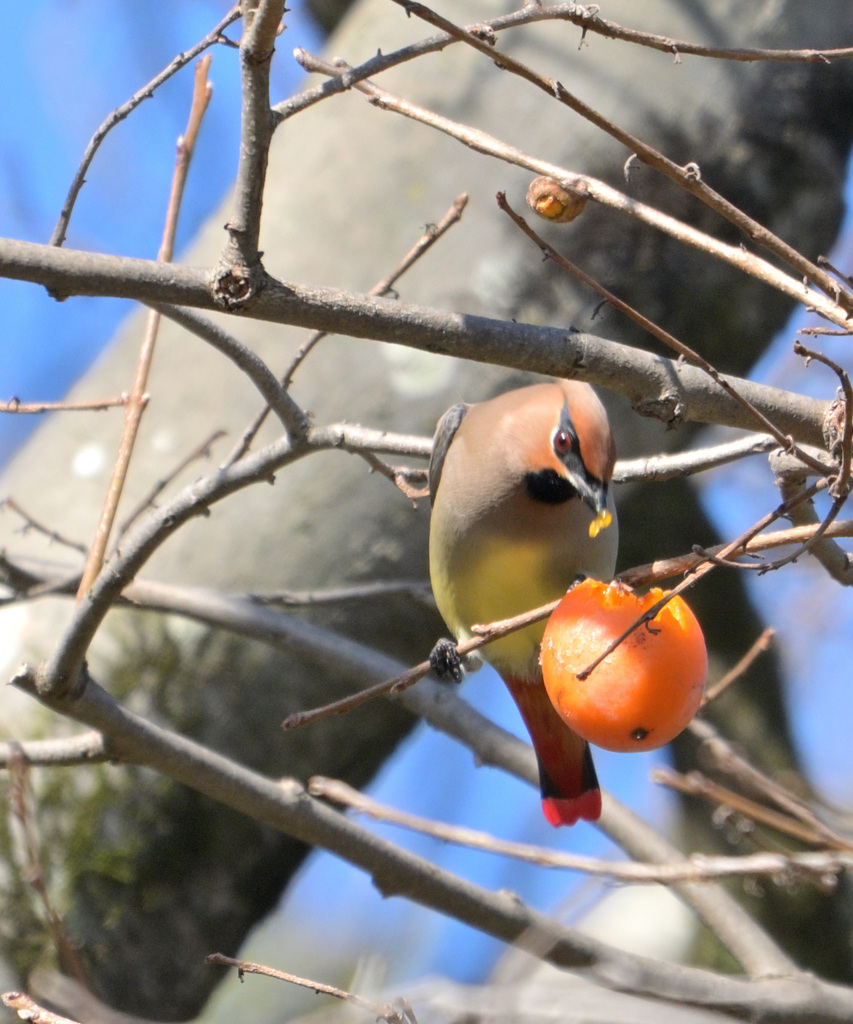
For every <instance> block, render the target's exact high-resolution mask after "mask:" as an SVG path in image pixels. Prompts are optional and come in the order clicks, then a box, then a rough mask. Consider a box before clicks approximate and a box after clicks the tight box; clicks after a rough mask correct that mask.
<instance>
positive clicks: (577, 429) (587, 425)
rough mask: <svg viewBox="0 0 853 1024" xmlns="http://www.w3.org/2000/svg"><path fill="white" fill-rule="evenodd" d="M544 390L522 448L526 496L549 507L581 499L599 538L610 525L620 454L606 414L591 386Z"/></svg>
mask: <svg viewBox="0 0 853 1024" xmlns="http://www.w3.org/2000/svg"><path fill="white" fill-rule="evenodd" d="M544 387H545V389H547V390H543V391H542V392H541V393H540V395H539V396H538V401H537V402H536V403H535V405H533V404H531V405H530V406H528V409H527V415H528V427H529V429H528V430H526V431H525V435H526V436H525V437H524V439H523V443H522V444H521V446H520V447H521V457H522V459H523V460H524V481H525V485H526V488H527V493H528V494H529V496H530V497H531V498H533V500H534V501H539V502H543V503H545V504H562V503H563V502H566V501H569V500H571V499H573V498H575V497H577V498H580V500H581V501H583V502H584V504H586V505H587V506H588V507H589V509H590V510H591V511H592V513H593V516H594V519H593V521H592V522H591V523H590V528H589V532H590V536H593V537H594V536H596V535H597V534H598V533H599V531H600V530H602V529H604V528H606V527H607V526H609V525H610V521H611V513H610V511H609V510H608V507H607V506H608V492H609V485H610V479H611V477H612V475H613V465H614V463H615V461H616V449H615V446H614V443H613V437H612V435H611V433H610V426H609V424H608V421H607V414H606V413H605V411H604V407H603V406H602V404H601V402H600V401H599V399H598V398H597V397H596V395H595V393H594V392H593V390H592V389H591V388H590V387H589V386H588V385H586V384H580V383H577V382H574V381H558V382H556V383H555V384H553V385H545V386H544Z"/></svg>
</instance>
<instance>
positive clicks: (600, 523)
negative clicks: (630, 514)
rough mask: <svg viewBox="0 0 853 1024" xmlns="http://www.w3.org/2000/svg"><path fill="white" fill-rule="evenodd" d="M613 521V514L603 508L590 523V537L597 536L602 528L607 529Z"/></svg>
mask: <svg viewBox="0 0 853 1024" xmlns="http://www.w3.org/2000/svg"><path fill="white" fill-rule="evenodd" d="M612 522H613V516H612V515H611V514H610V512H608V510H607V509H606V508H603V509H602V510H601V511H600V512H599V513H598V515H597V516H596V517H595V519H593V521H592V522H591V523H590V524H589V535H590V537H597V536H598V535H599V533H601V531H602V530H606V529H607V527H608V526H610V524H611V523H612Z"/></svg>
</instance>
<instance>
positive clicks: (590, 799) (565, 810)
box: [542, 789, 601, 828]
mask: <svg viewBox="0 0 853 1024" xmlns="http://www.w3.org/2000/svg"><path fill="white" fill-rule="evenodd" d="M542 813H543V814H544V815H545V820H546V821H547V822H548V824H549V825H553V826H554V827H555V828H556V827H557V826H559V825H574V824H575V822H576V821H578V820H579V819H580V818H583V820H584V821H598V819H599V818H600V817H601V790H600V789H588V790H586V792H584V793H581V795H580V796H574V797H568V798H560V797H553V796H548V797H545V798H544V800H543V801H542Z"/></svg>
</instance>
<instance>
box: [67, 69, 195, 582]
mask: <svg viewBox="0 0 853 1024" xmlns="http://www.w3.org/2000/svg"><path fill="white" fill-rule="evenodd" d="M209 67H210V55H209V54H208V55H207V56H206V57H202V59H201V60H200V61H199V62H198V65H197V67H196V71H195V80H194V88H193V96H192V103H191V104H190V112H189V118H188V119H187V128H186V132H185V133H184V135H183V136H182V137H181V138H180V139H178V146H177V155H176V159H175V169H174V174H173V176H172V187H171V190H170V193H169V205H168V208H167V210H166V223H165V227H164V229H163V241H162V244H161V245H160V251H159V253H158V254H157V260H158V262H159V263H170V262H171V260H172V256H173V254H174V248H175V235H176V233H177V229H178V214H179V213H180V209H181V203H182V201H183V196H184V186H185V185H186V181H187V172H188V171H189V166H190V161H191V160H192V155H193V149H194V148H195V142H196V139H197V137H198V132H199V129H200V127H201V122H202V119H203V118H204V114H205V111H206V110H207V106H208V104H209V103H210V97H211V95H212V90H211V86H210V83H209V82H208V80H207V71H208V68H209ZM159 328H160V314H159V313H158V312H157V311H156V310H152V311H150V312H149V314H148V319H147V322H146V325H145V335H144V337H143V339H142V345H141V347H140V350H139V359H138V361H137V364H136V373H135V375H134V378H133V384H132V385H131V389H130V394H129V395H128V401H127V405H126V406H125V410H124V423H123V425H122V431H121V438H120V439H119V446H118V452H117V454H116V460H115V465H114V466H113V471H112V476H111V478H110V482H109V486H108V487H107V494H106V497H105V499H104V505H103V509H102V510H101V516H100V519H99V520H98V526H97V528H96V530H95V537H94V539H93V541H92V546H91V547H90V549H89V555H88V557H87V559H86V565H85V567H84V569H83V575H82V577H81V579H80V588H79V590H78V591H77V599H78V600H81V599H82V598H83V595H84V594H85V593H86V591H87V590H88V589H89V587H91V585H92V583H93V582H94V579H95V577H96V576H97V575H98V573H99V572H100V571H101V566H102V565H103V562H104V555H105V554H106V550H107V544H108V543H109V539H110V534H111V533H112V528H113V524H114V522H115V517H116V514H117V513H118V506H119V502H120V501H121V495H122V492H123V490H124V484H125V481H126V480H127V474H128V471H129V469H130V459H131V456H132V454H133V448H134V445H135V444H136V437H137V434H138V433H139V425H140V423H141V422H142V414H143V413H144V412H145V407H146V406H147V404H148V396H147V394H146V393H145V392H146V389H147V387H148V375H149V373H150V371H151V363H152V361H153V359H154V348H155V345H156V343H157V334H158V331H159Z"/></svg>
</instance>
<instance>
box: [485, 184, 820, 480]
mask: <svg viewBox="0 0 853 1024" xmlns="http://www.w3.org/2000/svg"><path fill="white" fill-rule="evenodd" d="M497 202H498V207H499V208H500V209H501V210H503V211H504V213H506V214H507V215H508V216H509V218H510V219H511V220H512V222H513V223H514V224H515V225H516V226H517V227H519V228H521V230H522V231H523V232H524V233H525V234H526V235H527V237H528V238H530V239H531V240H532V241H533V242H535V243H536V245H537V246H538V247H539V249H540V250H541V251H542V252H543V253H544V254H545V255H546V256H547V257H548V259H550V260H551V261H552V262H553V263H555V264H556V265H557V266H558V267H560V268H561V269H562V270H565V271H566V272H567V273H569V274H571V275H572V276H573V277H575V278H577V279H578V280H579V281H582V282H583V283H584V284H585V285H587V287H589V288H592V289H593V291H596V292H598V294H599V295H600V296H601V297H602V298H604V299H605V300H606V301H607V302H608V303H610V305H611V306H612V307H613V308H614V309H616V310H618V311H619V312H620V313H623V314H624V315H625V316H627V317H629V318H630V319H631V320H633V321H634V323H636V324H639V326H640V327H642V328H643V330H645V331H647V332H648V333H649V334H651V335H652V337H653V338H657V340H658V341H660V342H663V344H664V345H666V346H667V347H668V348H671V349H672V350H673V351H674V352H677V353H678V355H679V356H681V357H682V358H683V359H687V360H688V361H689V362H691V363H693V365H694V366H698V367H700V369H702V370H704V371H705V373H707V374H708V376H709V377H710V378H711V379H712V380H713V381H714V382H715V383H716V384H718V385H719V386H720V387H721V388H722V389H723V390H724V391H725V392H726V394H727V395H728V396H729V397H730V398H732V399H733V400H734V401H735V402H737V403H738V405H739V406H740V407H741V408H742V409H745V410H746V411H747V412H748V413H749V415H750V416H752V417H753V419H754V420H755V421H756V422H757V424H758V426H760V427H762V428H763V429H764V430H766V431H767V432H768V433H769V434H770V435H771V436H772V437H774V438H775V439H776V443H777V444H778V445H779V446H780V447H782V448H784V449H785V450H786V451H790V452H792V453H793V454H794V455H796V456H797V458H799V459H800V460H801V461H802V462H803V463H805V465H807V466H810V467H811V468H812V469H814V470H815V471H816V472H818V473H823V472H824V466H823V464H822V463H821V462H819V461H818V460H817V459H814V458H812V457H811V456H810V455H809V454H808V452H806V451H804V450H803V449H802V448H800V447H798V446H797V445H796V444H795V443H794V441H793V440H792V439H791V438H790V437H788V436H787V435H785V434H783V433H782V431H781V430H779V428H778V427H777V426H776V425H775V424H774V423H773V421H772V420H771V419H769V417H767V416H765V415H764V413H763V412H761V411H760V410H759V409H756V408H755V406H754V405H753V404H752V402H750V401H749V399H747V398H744V397H743V395H741V394H740V392H739V391H738V390H737V388H736V387H735V386H734V385H733V384H732V383H731V382H730V381H728V380H726V378H725V377H724V376H723V375H722V374H721V373H720V372H719V371H718V370H717V369H716V367H715V366H713V365H712V364H711V363H709V362H708V360H707V359H705V357H704V356H701V355H700V354H699V353H698V352H697V351H696V350H695V349H692V348H690V346H689V345H685V344H684V342H683V341H680V340H679V339H678V338H676V337H675V336H674V335H672V334H670V333H669V331H665V330H664V329H663V328H662V327H660V326H659V325H658V324H656V323H655V322H654V321H653V320H649V318H648V317H646V316H643V314H642V313H640V312H639V311H638V310H636V309H634V307H633V306H631V305H629V303H627V302H625V301H624V300H623V299H620V298H619V297H618V296H616V295H614V294H613V292H611V291H609V290H608V289H607V288H605V287H604V285H602V284H599V282H598V281H596V280H595V278H594V277H591V276H590V275H589V274H587V273H586V272H585V271H583V270H581V268H580V267H578V266H577V265H576V264H574V263H572V262H571V260H568V259H566V257H565V256H563V255H562V254H561V253H559V252H557V250H556V249H555V248H554V247H553V246H552V245H549V244H548V243H547V242H546V241H545V239H544V238H542V236H541V235H540V234H538V233H537V232H536V231H534V229H533V228H531V227H530V225H529V224H528V223H527V221H525V220H524V218H523V217H520V216H519V215H518V214H517V213H516V212H515V210H513V208H512V207H511V206H510V204H509V202H508V200H507V198H506V194H505V193H503V192H498V194H497Z"/></svg>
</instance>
